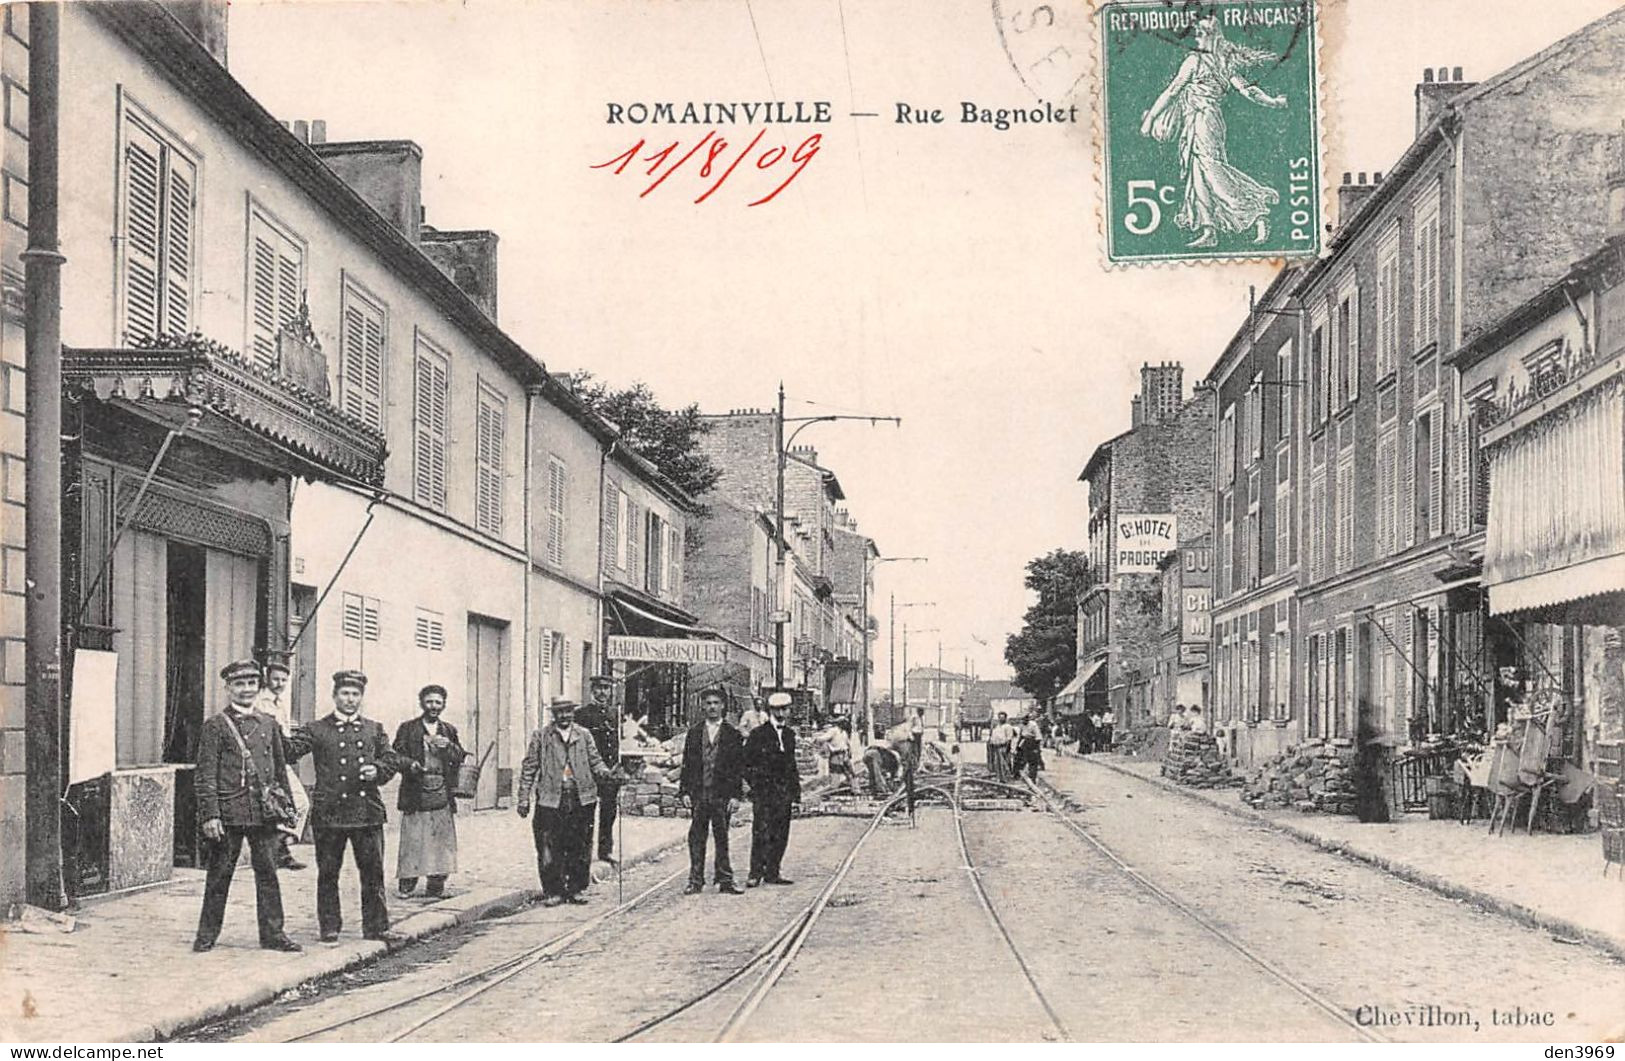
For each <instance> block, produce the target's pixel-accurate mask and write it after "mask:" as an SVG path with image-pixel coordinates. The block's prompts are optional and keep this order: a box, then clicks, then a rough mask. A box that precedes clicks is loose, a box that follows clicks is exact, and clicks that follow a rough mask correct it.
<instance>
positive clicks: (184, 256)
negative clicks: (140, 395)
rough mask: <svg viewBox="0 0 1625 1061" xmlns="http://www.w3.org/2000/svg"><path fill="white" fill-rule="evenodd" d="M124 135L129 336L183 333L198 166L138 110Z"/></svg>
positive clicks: (124, 317) (127, 116)
mask: <svg viewBox="0 0 1625 1061" xmlns="http://www.w3.org/2000/svg"><path fill="white" fill-rule="evenodd" d="M15 6H16V5H8V10H10V9H11V8H12V7H15ZM122 135H123V143H122V144H121V149H120V170H119V178H118V179H119V207H120V210H119V218H120V229H119V233H118V247H119V263H118V264H119V278H120V286H119V322H120V326H121V330H122V332H123V334H124V341H125V342H127V343H135V342H142V341H150V340H152V339H154V338H156V337H158V336H160V335H165V334H169V335H181V334H185V333H186V332H189V331H190V330H191V327H192V274H193V267H194V257H195V253H196V248H195V245H194V240H195V238H196V232H195V231H194V217H195V213H196V209H197V199H196V196H197V163H196V162H195V161H194V160H193V159H192V158H190V157H189V156H188V155H186V154H185V153H184V152H183V151H182V150H181V149H180V148H179V147H178V146H177V145H176V143H175V142H174V141H172V140H170V139H168V138H166V137H165V136H164V135H162V134H161V133H160V132H159V126H158V123H156V122H154V121H151V120H149V119H146V118H144V117H142V116H141V115H140V114H138V113H137V112H136V111H135V110H134V109H133V108H130V107H126V108H125V111H124V122H123V129H122Z"/></svg>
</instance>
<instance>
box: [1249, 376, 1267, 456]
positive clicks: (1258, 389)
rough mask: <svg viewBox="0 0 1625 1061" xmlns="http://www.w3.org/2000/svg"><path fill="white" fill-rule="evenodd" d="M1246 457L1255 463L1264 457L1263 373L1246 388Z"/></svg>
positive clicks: (1255, 377)
mask: <svg viewBox="0 0 1625 1061" xmlns="http://www.w3.org/2000/svg"><path fill="white" fill-rule="evenodd" d="M1247 455H1248V459H1249V461H1257V460H1258V459H1259V458H1260V457H1262V456H1263V455H1264V373H1262V372H1260V373H1258V374H1257V375H1256V376H1254V377H1253V382H1252V384H1251V385H1250V386H1249V387H1248V388H1247Z"/></svg>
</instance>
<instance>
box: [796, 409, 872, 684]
mask: <svg viewBox="0 0 1625 1061" xmlns="http://www.w3.org/2000/svg"><path fill="white" fill-rule="evenodd" d="M834 420H867V421H868V422H869V423H870V424H871V425H873V424H879V423H889V424H896V425H897V426H898V427H901V426H902V425H903V418H902V417H900V416H856V415H852V416H838V415H827V416H785V415H784V381H783V380H780V381H779V405H778V411H777V412H776V414H775V415H774V417H773V427H774V432H773V434H774V439H773V444H774V463H775V465H776V468H775V471H776V472H777V479H778V486H777V489H776V491H775V498H776V500H775V503H774V506H773V517H774V519H773V522H774V526H775V527H776V529H777V531H778V539H779V541H778V552H777V554H776V557H777V560H776V563H775V564H774V567H775V569H776V570H777V571H778V576H779V600H778V602H777V603H778V614H777V615H776V616H775V618H774V623H773V687H774V688H776V689H782V688H784V626H785V623H787V622H788V621H789V619H788V616H789V596H788V593H789V587H788V585H786V582H787V580H786V579H785V577H784V576H785V571H784V567H785V558H786V553H787V552H788V549H789V546H788V545H786V543H785V540H784V466H785V463H786V462H787V461H788V460H789V459H790V450H789V447H790V446H791V445H793V444H794V443H795V440H796V436H797V435H799V434H801V432H802V431H803V430H805V429H806V428H808V427H811V426H812V425H813V424H823V423H829V422H831V421H834ZM785 424H799V425H800V426H799V427H797V428H796V429H795V430H794V431H792V432H791V433H790V437H789V438H785V437H784V425H785ZM866 634H867V632H866Z"/></svg>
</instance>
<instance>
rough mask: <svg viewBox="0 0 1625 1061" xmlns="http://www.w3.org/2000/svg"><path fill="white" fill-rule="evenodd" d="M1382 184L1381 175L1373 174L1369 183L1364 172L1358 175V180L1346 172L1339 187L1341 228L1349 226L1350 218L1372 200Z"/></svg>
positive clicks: (1338, 222) (1338, 204)
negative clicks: (1366, 202)
mask: <svg viewBox="0 0 1625 1061" xmlns="http://www.w3.org/2000/svg"><path fill="white" fill-rule="evenodd" d="M1381 182H1382V174H1381V173H1374V174H1372V175H1371V180H1370V181H1367V180H1366V175H1365V173H1364V172H1363V171H1362V172H1361V173H1360V174H1359V175H1358V179H1356V175H1355V174H1354V173H1352V172H1349V171H1344V173H1343V183H1342V184H1339V185H1338V186H1337V225H1338V227H1339V228H1341V227H1342V226H1344V225H1346V224H1348V220H1349V218H1351V217H1353V216H1354V212H1355V211H1356V210H1358V209H1359V208H1360V204H1361V203H1363V202H1365V201H1366V199H1368V198H1370V196H1371V193H1372V192H1374V191H1376V190H1377V185H1378V184H1380V183H1381Z"/></svg>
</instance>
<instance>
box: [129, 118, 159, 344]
mask: <svg viewBox="0 0 1625 1061" xmlns="http://www.w3.org/2000/svg"><path fill="white" fill-rule="evenodd" d="M163 158H164V148H163V144H162V143H160V142H159V141H158V139H157V138H156V137H154V136H152V135H151V134H149V133H148V132H147V131H146V130H145V129H143V128H141V127H140V126H139V125H136V124H134V123H133V122H132V123H131V124H130V127H129V133H128V139H127V141H126V142H125V145H124V333H125V337H126V340H127V341H130V342H141V341H145V340H150V339H153V338H155V337H156V336H157V335H158V334H159V333H160V331H161V330H162V326H163V325H162V321H163V310H162V302H161V297H162V296H161V294H160V291H159V282H160V281H159V278H160V275H161V274H162V266H161V258H160V243H161V241H160V234H159V222H160V219H161V217H162V215H163V198H164V181H163Z"/></svg>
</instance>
